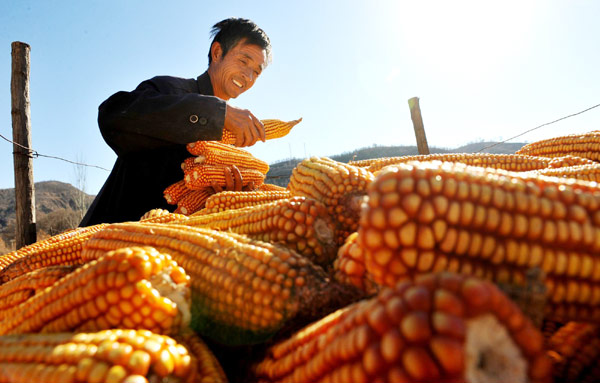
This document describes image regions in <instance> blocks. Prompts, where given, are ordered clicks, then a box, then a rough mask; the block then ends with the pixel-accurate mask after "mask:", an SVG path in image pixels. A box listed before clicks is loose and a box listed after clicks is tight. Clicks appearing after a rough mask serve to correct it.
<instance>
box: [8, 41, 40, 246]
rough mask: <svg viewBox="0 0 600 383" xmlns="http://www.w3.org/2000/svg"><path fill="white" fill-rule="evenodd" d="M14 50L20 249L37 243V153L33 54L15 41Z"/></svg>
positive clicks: (15, 159) (13, 109)
mask: <svg viewBox="0 0 600 383" xmlns="http://www.w3.org/2000/svg"><path fill="white" fill-rule="evenodd" d="M11 47H12V75H11V82H10V92H11V101H12V109H11V114H12V128H13V161H14V165H15V205H16V207H15V208H16V216H17V222H16V235H15V244H16V248H17V249H19V248H21V247H23V246H26V245H29V244H32V243H34V242H35V241H36V227H35V194H34V193H35V189H34V185H33V156H32V153H33V151H32V150H31V149H30V148H31V134H30V128H31V120H30V110H29V51H30V47H29V45H28V44H25V43H22V42H18V41H15V42H13V43H12V44H11Z"/></svg>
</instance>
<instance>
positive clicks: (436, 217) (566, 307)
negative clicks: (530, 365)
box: [358, 162, 600, 321]
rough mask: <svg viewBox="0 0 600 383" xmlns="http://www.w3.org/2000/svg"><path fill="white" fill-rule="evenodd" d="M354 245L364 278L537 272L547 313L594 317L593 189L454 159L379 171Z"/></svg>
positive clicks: (599, 202) (597, 221)
mask: <svg viewBox="0 0 600 383" xmlns="http://www.w3.org/2000/svg"><path fill="white" fill-rule="evenodd" d="M368 195H369V200H368V204H367V206H366V207H365V210H364V211H363V215H362V216H361V221H360V229H359V230H358V231H359V244H360V245H361V246H362V247H363V249H364V251H365V255H366V256H365V259H366V261H365V264H366V267H367V271H368V272H369V274H371V276H372V278H373V280H374V281H375V282H377V283H379V284H382V285H387V286H393V285H394V284H395V283H397V281H398V280H401V279H404V278H412V277H414V276H415V275H416V274H420V273H427V272H430V271H441V270H447V271H456V272H460V273H465V274H471V275H475V276H478V277H482V278H486V279H489V280H493V281H494V282H496V283H502V284H512V285H517V286H518V285H524V283H525V281H526V273H527V272H528V270H529V269H531V268H540V269H541V270H542V271H543V272H544V276H543V277H542V279H543V284H544V285H545V288H546V290H547V294H546V297H547V304H546V309H545V310H546V315H545V317H546V319H553V320H557V321H568V320H579V321H588V320H591V321H600V259H598V257H597V255H598V254H599V253H600V188H598V187H597V186H596V185H595V184H594V183H590V182H584V181H576V180H569V179H559V178H554V177H543V176H536V177H534V176H530V175H526V174H522V173H516V172H507V171H502V170H494V169H489V168H488V169H484V168H478V167H470V166H467V165H464V164H458V163H449V162H446V163H441V162H429V163H419V162H414V163H409V164H401V165H397V166H392V167H388V168H386V170H385V171H382V172H381V173H380V174H379V176H378V177H377V179H376V181H375V182H373V183H372V184H371V188H370V189H369V193H368Z"/></svg>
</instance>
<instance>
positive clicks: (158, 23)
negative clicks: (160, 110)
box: [0, 0, 600, 194]
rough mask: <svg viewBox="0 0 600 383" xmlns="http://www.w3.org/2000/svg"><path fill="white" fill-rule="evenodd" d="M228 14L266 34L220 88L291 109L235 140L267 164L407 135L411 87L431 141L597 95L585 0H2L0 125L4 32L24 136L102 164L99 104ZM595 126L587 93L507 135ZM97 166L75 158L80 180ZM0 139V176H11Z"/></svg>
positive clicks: (95, 183) (521, 121)
mask: <svg viewBox="0 0 600 383" xmlns="http://www.w3.org/2000/svg"><path fill="white" fill-rule="evenodd" d="M230 16H236V17H245V18H250V19H252V20H254V21H255V22H256V23H257V24H258V25H259V26H261V28H263V29H264V30H265V31H266V32H267V34H268V35H269V37H270V39H271V42H272V45H273V62H272V63H271V65H270V66H269V67H268V68H267V69H266V70H265V71H264V72H263V74H262V75H261V77H260V78H259V79H258V81H257V83H256V84H255V86H254V87H253V88H252V89H251V90H249V91H248V92H247V93H245V94H243V95H241V96H240V97H238V99H236V100H232V101H231V103H232V104H234V105H236V106H239V107H244V108H247V109H249V110H251V111H252V112H253V113H254V114H255V115H256V116H257V117H259V118H264V119H266V118H279V119H282V120H292V119H296V118H299V117H302V118H303V121H302V123H300V124H299V125H297V126H296V127H295V128H294V130H293V131H292V133H290V135H288V136H287V137H284V138H280V139H277V140H271V141H267V142H266V143H258V144H257V145H255V146H254V147H252V148H251V149H250V151H251V152H252V153H253V154H254V155H255V156H256V157H258V158H260V159H263V160H265V161H267V162H269V163H274V162H277V161H280V160H284V159H287V158H289V157H305V156H311V155H317V156H328V155H335V154H339V153H343V152H350V151H352V150H355V149H359V148H363V147H366V146H372V145H415V144H416V143H415V136H414V130H413V126H412V121H411V119H410V111H409V108H408V99H410V98H412V97H419V98H420V105H421V111H422V114H423V121H424V124H425V130H426V134H427V139H428V142H429V145H430V146H437V147H445V148H455V147H458V146H461V145H464V144H467V143H470V142H477V141H481V140H486V141H488V140H504V139H508V138H511V137H513V136H516V135H518V134H520V133H522V132H524V131H526V130H529V129H532V128H534V127H536V126H539V125H541V124H543V123H546V122H549V121H552V120H555V119H558V118H560V117H563V116H566V115H569V114H572V113H576V112H579V111H581V110H584V109H586V108H588V107H590V106H593V105H597V104H599V103H600V93H599V92H598V89H600V74H599V72H598V68H600V56H599V50H598V48H597V47H598V41H597V39H598V36H600V24H599V23H598V22H597V21H598V20H599V19H600V2H597V1H593V0H589V1H582V0H571V1H553V0H548V1H513V0H506V1H502V2H491V1H474V0H469V1H466V0H456V1H452V2H449V1H427V0H423V1H391V0H389V1H384V0H368V1H367V0H365V1H356V0H354V1H352V0H346V1H342V0H328V1H324V0H320V1H315V0H302V1H296V0H290V1H259V0H257V1H254V2H248V1H219V2H217V1H214V2H208V1H200V0H195V1H192V0H185V1H179V0H173V1H168V2H167V1H164V0H163V1H157V0H118V1H117V0H102V1H95V0H88V1H74V0H73V1H66V0H29V1H28V0H2V2H0V90H1V91H0V134H2V135H3V136H5V137H7V138H11V137H12V123H11V113H10V110H11V102H10V76H11V43H12V42H13V41H22V42H26V43H28V44H29V45H30V46H31V54H30V57H31V85H30V98H31V122H32V146H33V148H34V149H35V150H36V151H37V152H38V153H40V154H44V155H50V156H57V157H62V158H66V159H69V160H72V161H78V162H85V163H88V164H92V165H96V166H100V167H103V168H106V169H110V168H112V166H113V164H114V161H115V158H116V156H115V154H114V153H113V152H112V151H111V149H110V148H109V147H108V146H107V145H106V144H105V143H104V141H103V140H102V137H101V136H100V133H99V131H98V126H97V122H96V118H97V108H98V105H99V104H100V103H101V102H102V101H103V100H104V99H106V98H107V97H109V96H110V95H111V94H112V93H115V92H117V91H119V90H130V89H133V88H135V87H136V86H137V84H138V83H140V82H141V81H143V80H145V79H147V78H150V77H153V76H155V75H173V76H179V77H186V78H191V77H196V76H198V75H199V74H201V73H203V72H204V71H205V70H206V68H207V52H208V47H209V43H210V36H209V30H210V28H211V26H212V25H213V24H214V23H216V22H217V21H220V20H222V19H224V18H227V17H230ZM595 129H600V108H597V109H593V110H591V111H589V112H587V113H584V114H582V115H579V116H576V117H573V118H570V119H567V120H564V121H561V122H559V123H556V124H553V125H550V126H546V127H543V128H541V129H538V130H535V131H533V132H530V133H527V134H526V135H524V136H522V137H519V138H517V139H515V140H513V141H514V142H531V141H536V140H539V139H544V138H550V137H555V136H560V135H565V134H572V133H584V132H588V131H591V130H595ZM33 172H34V177H35V180H36V181H47V180H58V181H62V182H68V183H72V184H75V183H76V182H77V180H76V169H75V166H74V165H72V164H69V163H67V162H63V161H59V160H55V159H51V158H44V157H40V158H36V159H35V160H34V170H33ZM107 176H108V172H107V171H105V170H101V169H98V168H91V167H90V168H87V171H86V185H85V186H86V187H85V191H86V192H88V193H90V194H95V193H97V192H98V190H99V189H100V188H101V187H102V184H103V183H104V181H105V179H106V177H107ZM13 186H14V178H13V158H12V145H11V144H9V143H8V142H6V141H4V140H1V139H0V189H4V188H12V187H13Z"/></svg>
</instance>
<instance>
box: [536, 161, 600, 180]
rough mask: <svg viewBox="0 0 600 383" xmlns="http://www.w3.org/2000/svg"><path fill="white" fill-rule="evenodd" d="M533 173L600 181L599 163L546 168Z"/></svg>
mask: <svg viewBox="0 0 600 383" xmlns="http://www.w3.org/2000/svg"><path fill="white" fill-rule="evenodd" d="M534 173H536V174H539V175H543V176H548V177H564V178H574V179H578V180H583V181H593V182H600V163H594V164H592V165H590V164H588V165H573V166H565V167H562V168H546V169H540V170H535V171H534Z"/></svg>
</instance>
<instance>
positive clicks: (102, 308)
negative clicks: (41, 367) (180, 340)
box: [0, 224, 189, 335]
mask: <svg viewBox="0 0 600 383" xmlns="http://www.w3.org/2000/svg"><path fill="white" fill-rule="evenodd" d="M140 225H142V224H140ZM186 299H189V277H188V276H187V275H186V274H185V272H184V271H183V269H181V268H180V267H178V266H177V264H176V263H175V262H174V261H173V260H172V259H171V258H170V257H169V256H168V255H166V254H160V253H158V252H157V251H156V250H155V249H153V248H142V247H139V248H138V247H133V248H123V249H119V250H116V251H112V252H109V253H107V254H104V255H102V256H100V257H99V258H98V259H97V260H93V261H90V262H88V263H86V264H85V265H83V266H81V267H80V268H78V269H77V270H75V271H73V272H72V273H70V274H68V275H66V276H65V277H63V278H62V279H60V280H59V281H58V282H57V283H55V284H54V285H52V286H51V287H50V288H48V289H45V290H44V291H42V292H40V293H39V294H36V295H34V296H33V297H31V298H30V299H29V300H27V301H26V302H24V303H22V304H20V305H17V306H15V307H12V308H9V309H8V310H5V311H4V315H3V317H4V320H2V321H0V334H2V335H4V334H22V333H28V332H61V331H97V330H103V329H108V328H118V327H120V328H133V329H148V330H151V331H154V332H160V333H163V334H168V333H172V332H177V331H178V330H179V328H180V327H181V326H183V325H185V324H187V322H188V321H189V313H188V312H186V301H185V300H186Z"/></svg>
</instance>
